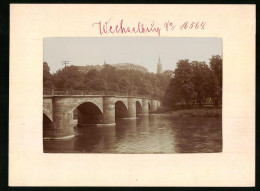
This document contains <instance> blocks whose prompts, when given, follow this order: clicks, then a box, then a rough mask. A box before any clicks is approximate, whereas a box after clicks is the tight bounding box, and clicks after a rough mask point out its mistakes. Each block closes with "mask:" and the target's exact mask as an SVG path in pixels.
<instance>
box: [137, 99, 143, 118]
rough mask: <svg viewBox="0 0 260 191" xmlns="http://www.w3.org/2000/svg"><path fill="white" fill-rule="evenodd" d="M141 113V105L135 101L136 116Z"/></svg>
mask: <svg viewBox="0 0 260 191" xmlns="http://www.w3.org/2000/svg"><path fill="white" fill-rule="evenodd" d="M141 113H142V105H141V103H140V101H139V100H136V116H138V115H139V114H141Z"/></svg>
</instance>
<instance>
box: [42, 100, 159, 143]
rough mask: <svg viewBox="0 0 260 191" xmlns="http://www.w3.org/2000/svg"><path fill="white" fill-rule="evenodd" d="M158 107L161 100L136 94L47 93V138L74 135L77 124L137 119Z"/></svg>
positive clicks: (44, 108)
mask: <svg viewBox="0 0 260 191" xmlns="http://www.w3.org/2000/svg"><path fill="white" fill-rule="evenodd" d="M158 107H160V101H158V100H154V99H148V98H141V97H133V96H104V95H103V96H101V95H48V96H43V137H44V138H45V139H48V138H50V139H52V138H53V139H58V138H66V137H71V136H74V126H75V125H78V126H80V125H88V124H91V125H93V124H95V125H100V124H101V125H115V118H130V119H134V118H136V117H137V115H139V114H141V115H148V114H149V111H156V110H157V109H158Z"/></svg>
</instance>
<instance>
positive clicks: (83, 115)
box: [73, 102, 103, 125]
mask: <svg viewBox="0 0 260 191" xmlns="http://www.w3.org/2000/svg"><path fill="white" fill-rule="evenodd" d="M75 111H76V113H77V120H78V122H77V125H90V124H101V123H102V122H103V112H102V111H101V109H100V108H99V107H98V106H97V105H96V104H94V103H93V102H84V103H81V104H80V105H78V106H77V107H76V108H75V109H74V111H73V113H75ZM73 116H74V119H75V115H73Z"/></svg>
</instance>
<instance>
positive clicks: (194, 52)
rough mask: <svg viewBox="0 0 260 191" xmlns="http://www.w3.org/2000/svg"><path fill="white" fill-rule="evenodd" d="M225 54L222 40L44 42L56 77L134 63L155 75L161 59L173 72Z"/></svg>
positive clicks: (134, 38) (55, 39)
mask: <svg viewBox="0 0 260 191" xmlns="http://www.w3.org/2000/svg"><path fill="white" fill-rule="evenodd" d="M212 55H221V56H222V55H223V54H222V39H221V38H198V37H194V38H191V37H189V38H177V37H169V38H168V37H167V38H166V37H112V38H107V37H106V38H104V37H100V38H91V37H87V38H83V37H81V38H71V37H68V38H67V37H58V38H56V37H55V38H44V50H43V57H44V60H43V61H45V62H47V63H48V65H49V67H50V70H51V71H50V72H51V73H54V72H56V71H57V70H58V69H61V68H63V67H64V64H63V62H62V61H65V60H66V61H69V65H76V66H86V65H103V64H104V62H106V63H107V64H117V63H133V64H139V65H142V66H144V67H145V68H147V69H148V71H149V72H154V73H156V71H157V63H158V59H159V57H160V59H161V63H162V68H163V70H174V69H175V67H176V63H177V62H178V60H181V59H189V60H190V61H205V62H206V63H207V64H208V63H209V59H210V58H211V56H212Z"/></svg>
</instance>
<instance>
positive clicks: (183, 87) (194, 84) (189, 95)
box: [163, 55, 222, 107]
mask: <svg viewBox="0 0 260 191" xmlns="http://www.w3.org/2000/svg"><path fill="white" fill-rule="evenodd" d="M209 60H210V62H209V66H208V65H207V64H206V63H205V62H197V61H192V62H189V60H187V59H185V60H179V61H178V63H177V66H176V68H175V70H174V72H173V73H174V75H173V77H172V79H171V80H170V83H169V86H168V88H167V89H166V92H165V96H164V98H163V102H164V103H165V104H167V105H169V106H173V107H174V106H175V105H180V104H184V105H186V106H187V105H194V104H198V105H199V106H201V105H202V104H204V103H206V102H208V103H213V104H214V105H215V106H218V105H219V104H221V102H222V57H221V56H219V55H213V56H212V58H210V59H209Z"/></svg>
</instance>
